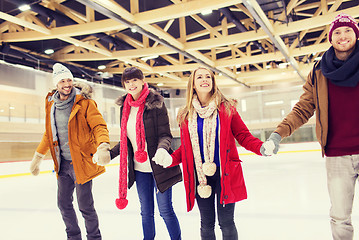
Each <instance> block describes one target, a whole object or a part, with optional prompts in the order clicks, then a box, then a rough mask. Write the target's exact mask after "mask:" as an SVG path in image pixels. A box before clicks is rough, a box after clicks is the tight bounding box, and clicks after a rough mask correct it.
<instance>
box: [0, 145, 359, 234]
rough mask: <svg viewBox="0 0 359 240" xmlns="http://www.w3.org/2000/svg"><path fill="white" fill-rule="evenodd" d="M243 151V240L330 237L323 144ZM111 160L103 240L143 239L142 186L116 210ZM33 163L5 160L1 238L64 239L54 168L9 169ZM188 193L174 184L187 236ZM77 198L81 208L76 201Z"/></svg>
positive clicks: (98, 188)
mask: <svg viewBox="0 0 359 240" xmlns="http://www.w3.org/2000/svg"><path fill="white" fill-rule="evenodd" d="M302 150H305V151H302ZM239 151H240V158H241V159H242V160H243V163H242V164H243V165H242V166H243V171H244V177H245V181H246V185H247V190H248V199H247V200H244V201H241V202H238V203H237V204H236V211H235V221H236V226H237V229H238V233H239V239H241V240H303V239H305V240H323V239H331V232H330V224H329V216H328V215H329V214H328V213H329V208H330V201H329V197H328V193H327V186H326V172H325V160H324V158H322V157H321V153H320V151H319V145H318V143H301V144H283V145H281V148H280V150H279V151H280V152H279V154H277V155H275V156H271V157H267V158H266V157H260V156H256V155H252V154H248V152H247V151H245V150H243V149H242V148H240V149H239ZM112 164H113V165H111V166H108V167H107V172H106V173H105V174H103V175H101V176H100V177H97V178H96V179H95V180H94V189H93V194H94V198H95V207H96V210H97V213H98V215H99V219H100V229H101V233H102V236H103V239H104V240H115V239H124V240H139V239H142V227H141V217H140V210H139V209H140V207H139V203H138V197H137V192H136V189H135V187H133V188H132V189H130V190H129V191H128V200H129V205H128V206H127V208H126V209H124V210H118V209H117V208H116V206H115V198H116V196H117V192H118V165H117V164H116V162H114V163H112ZM28 167H29V162H28V161H27V162H26V161H25V162H16V163H0V194H1V195H0V229H1V231H0V239H1V240H49V239H51V240H65V239H66V235H65V227H64V224H63V222H62V219H61V216H60V212H59V210H58V209H57V206H56V191H57V186H56V184H57V183H56V177H55V174H54V173H46V172H45V173H42V174H40V175H39V176H37V177H34V176H30V175H26V176H16V177H9V176H5V175H12V174H17V173H26V172H28ZM51 169H52V161H51V160H45V161H43V163H42V165H41V171H47V170H51ZM184 195H185V194H184V187H183V182H181V183H179V184H177V185H175V186H174V188H173V205H174V208H175V212H176V214H177V217H178V219H179V221H180V225H181V230H182V239H184V240H197V239H200V237H199V228H200V227H199V226H200V218H199V212H198V209H197V208H196V207H195V208H194V210H193V211H192V212H189V213H187V212H186V204H185V196H184ZM75 198H76V197H75ZM357 204H358V203H357V201H354V209H353V216H352V220H353V224H354V227H357V226H358V222H359V214H358V210H357V209H358V206H356V205H357ZM74 205H75V208H76V209H77V203H76V200H75V202H74ZM77 214H78V219H79V224H80V226H81V229H82V230H83V239H86V236H85V231H84V224H83V220H82V216H81V214H80V213H79V212H78V211H77ZM155 219H156V232H157V234H156V239H157V240H167V239H169V236H168V234H167V230H166V227H165V225H164V223H163V221H162V218H161V217H160V216H159V213H158V212H157V209H156V214H155ZM357 228H358V227H357ZM357 230H358V229H357ZM216 233H217V239H222V238H221V232H220V230H219V228H218V226H216ZM357 235H358V234H357Z"/></svg>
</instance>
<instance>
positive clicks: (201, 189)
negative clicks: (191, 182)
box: [197, 185, 212, 198]
mask: <svg viewBox="0 0 359 240" xmlns="http://www.w3.org/2000/svg"><path fill="white" fill-rule="evenodd" d="M197 192H198V195H199V196H200V197H201V198H209V196H211V193H212V188H211V186H209V185H198V186H197Z"/></svg>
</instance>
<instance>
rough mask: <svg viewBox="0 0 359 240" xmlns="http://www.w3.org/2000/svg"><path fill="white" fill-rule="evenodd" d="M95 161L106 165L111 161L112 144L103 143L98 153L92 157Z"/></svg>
mask: <svg viewBox="0 0 359 240" xmlns="http://www.w3.org/2000/svg"><path fill="white" fill-rule="evenodd" d="M92 161H93V163H97V165H100V166H105V165H107V164H109V163H110V161H111V155H110V144H108V143H101V144H100V145H99V146H98V147H97V151H96V153H95V154H94V155H93V157H92Z"/></svg>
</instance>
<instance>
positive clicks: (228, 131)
mask: <svg viewBox="0 0 359 240" xmlns="http://www.w3.org/2000/svg"><path fill="white" fill-rule="evenodd" d="M177 120H178V122H179V125H180V130H181V131H180V132H181V146H180V147H179V148H178V149H177V150H176V151H175V152H174V153H173V154H172V159H173V162H172V164H171V165H170V167H172V166H175V165H178V164H180V163H182V165H183V177H184V184H185V189H186V200H187V211H191V210H192V208H193V206H194V202H195V199H196V200H197V205H198V208H199V211H200V215H201V239H205V240H212V239H216V237H215V232H214V228H215V215H216V214H215V209H216V208H217V214H218V221H219V226H220V228H221V230H222V235H223V239H224V240H230V239H231V240H232V239H238V234H237V229H236V226H235V223H234V207H235V202H238V201H240V200H243V199H246V198H247V192H246V187H245V183H244V179H243V173H242V167H241V161H240V160H239V156H238V152H237V147H236V143H235V140H237V142H238V143H239V144H240V145H241V146H243V147H244V148H246V149H247V150H250V151H252V152H254V153H256V154H258V155H269V154H264V151H265V148H264V146H263V147H262V148H261V146H262V144H263V142H262V141H261V140H259V139H257V138H255V137H253V136H252V134H251V133H250V132H249V130H248V128H247V127H246V125H245V124H244V123H243V121H242V119H241V117H240V116H239V114H238V112H237V110H236V107H235V102H234V101H232V100H229V99H227V98H226V97H225V96H224V95H223V94H222V93H221V91H220V90H219V88H218V87H217V84H216V81H215V78H214V74H213V73H212V72H211V71H209V70H208V69H205V68H198V69H197V70H195V71H194V72H193V73H192V75H191V76H190V78H189V82H188V85H187V99H186V106H184V108H182V109H181V110H180V112H179V113H178V116H177ZM268 150H269V149H267V151H268ZM261 152H263V154H261ZM266 153H267V152H266ZM154 160H156V159H154ZM167 164H168V163H167ZM165 165H166V164H165ZM215 198H216V199H217V200H216V201H215ZM215 202H217V204H216V205H217V207H215Z"/></svg>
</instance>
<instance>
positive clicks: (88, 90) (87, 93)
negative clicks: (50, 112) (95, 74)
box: [48, 82, 93, 101]
mask: <svg viewBox="0 0 359 240" xmlns="http://www.w3.org/2000/svg"><path fill="white" fill-rule="evenodd" d="M73 87H74V88H75V90H76V94H80V95H82V96H83V97H84V98H85V99H92V93H93V88H92V87H91V86H90V85H89V84H87V83H83V82H74V84H73ZM56 91H57V89H53V90H52V91H51V92H49V94H48V100H49V101H51V100H52V98H53V96H54V94H55V92H56Z"/></svg>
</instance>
